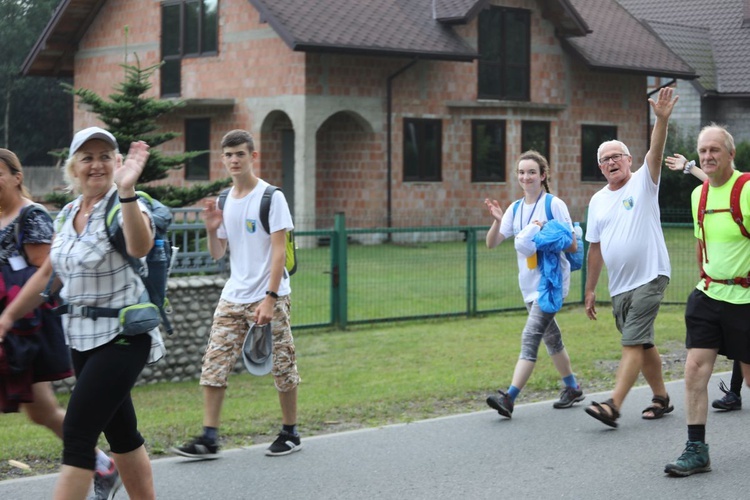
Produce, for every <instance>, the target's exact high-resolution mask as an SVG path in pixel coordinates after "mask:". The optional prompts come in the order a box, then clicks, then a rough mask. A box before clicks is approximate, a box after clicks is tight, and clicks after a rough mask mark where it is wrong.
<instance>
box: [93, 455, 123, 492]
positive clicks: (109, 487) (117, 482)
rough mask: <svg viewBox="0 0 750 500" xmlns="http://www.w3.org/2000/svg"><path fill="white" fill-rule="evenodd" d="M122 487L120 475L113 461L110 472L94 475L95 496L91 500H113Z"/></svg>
mask: <svg viewBox="0 0 750 500" xmlns="http://www.w3.org/2000/svg"><path fill="white" fill-rule="evenodd" d="M121 486H122V480H121V479H120V473H119V472H117V469H116V468H115V462H114V461H111V465H110V469H109V472H107V473H106V474H101V473H99V472H96V473H94V496H93V497H91V498H92V499H93V500H112V499H113V498H114V497H115V494H116V493H117V490H119V489H120V487H121Z"/></svg>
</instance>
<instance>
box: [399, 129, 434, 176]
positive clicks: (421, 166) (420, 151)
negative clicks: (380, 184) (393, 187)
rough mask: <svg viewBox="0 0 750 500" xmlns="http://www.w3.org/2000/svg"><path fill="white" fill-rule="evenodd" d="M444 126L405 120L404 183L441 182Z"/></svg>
mask: <svg viewBox="0 0 750 500" xmlns="http://www.w3.org/2000/svg"><path fill="white" fill-rule="evenodd" d="M442 133H443V124H442V122H441V121H440V120H426V119H417V118H404V181H440V180H441V179H442V174H441V156H442V155H441V152H442V149H443V144H442Z"/></svg>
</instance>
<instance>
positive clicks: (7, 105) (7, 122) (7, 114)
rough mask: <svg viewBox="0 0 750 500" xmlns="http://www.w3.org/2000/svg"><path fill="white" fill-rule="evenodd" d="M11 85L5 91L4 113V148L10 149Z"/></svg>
mask: <svg viewBox="0 0 750 500" xmlns="http://www.w3.org/2000/svg"><path fill="white" fill-rule="evenodd" d="M9 129H10V85H9V86H8V88H7V89H5V110H4V112H3V147H4V148H5V149H8V137H9V135H10V132H9Z"/></svg>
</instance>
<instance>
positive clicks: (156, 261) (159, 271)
mask: <svg viewBox="0 0 750 500" xmlns="http://www.w3.org/2000/svg"><path fill="white" fill-rule="evenodd" d="M164 245H165V243H164V240H162V239H158V240H154V247H153V248H152V249H151V251H150V252H149V253H148V256H146V265H147V267H148V278H149V279H148V281H149V283H150V284H151V285H152V286H153V290H149V293H156V294H157V296H156V297H151V300H152V301H153V302H154V303H156V304H161V303H163V302H164V297H165V295H166V290H167V281H166V276H167V272H166V271H167V267H168V266H169V261H168V258H167V252H166V250H165V249H164Z"/></svg>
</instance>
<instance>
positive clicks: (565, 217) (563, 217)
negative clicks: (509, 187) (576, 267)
mask: <svg viewBox="0 0 750 500" xmlns="http://www.w3.org/2000/svg"><path fill="white" fill-rule="evenodd" d="M545 196H546V194H545V193H544V192H542V194H541V197H540V198H539V202H538V203H531V204H528V203H526V202H525V201H522V202H521V203H520V205H519V206H518V209H517V210H516V214H515V216H514V215H513V205H514V204H515V202H513V203H511V205H510V206H509V207H508V209H507V210H506V211H505V214H503V220H502V221H501V222H500V229H499V231H500V234H502V235H503V236H504V237H505V239H510V238H513V237H515V235H517V234H518V233H520V232H521V230H522V229H523V228H525V227H526V226H528V225H529V224H530V223H531V222H532V221H535V220H538V221H541V222H546V221H547V210H546V208H545V198H544V197H545ZM550 210H551V211H552V217H554V218H555V219H556V220H558V221H560V222H561V223H562V224H565V225H567V226H568V227H570V231H571V233H572V232H573V223H572V221H571V219H570V213H569V212H568V207H567V205H565V202H564V201H562V200H561V199H560V198H558V197H554V198H553V199H552V204H551V206H550ZM516 257H517V258H518V286H519V287H520V289H521V295H523V300H524V302H527V303H528V302H533V301H535V300H536V299H537V298H538V297H539V291H538V290H537V289H538V288H539V281H540V280H541V274H540V273H539V265H538V264H537V267H535V268H534V269H529V267H528V265H527V264H526V257H525V256H524V255H523V254H522V253H520V252H516ZM560 265H561V267H562V273H563V297H567V296H568V290H569V289H570V263H569V262H568V259H567V258H566V257H565V255H564V253H563V252H560Z"/></svg>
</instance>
